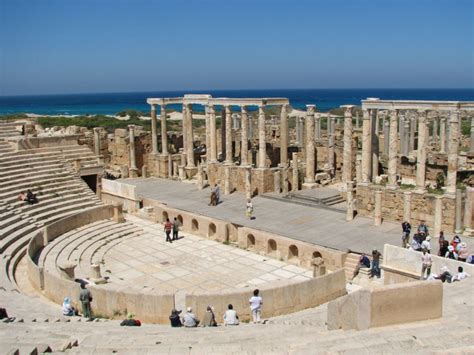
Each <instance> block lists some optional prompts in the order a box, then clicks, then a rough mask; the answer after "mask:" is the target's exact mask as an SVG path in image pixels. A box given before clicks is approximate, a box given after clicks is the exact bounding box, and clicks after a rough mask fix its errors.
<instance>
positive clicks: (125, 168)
mask: <svg viewBox="0 0 474 355" xmlns="http://www.w3.org/2000/svg"><path fill="white" fill-rule="evenodd" d="M120 177H121V178H122V179H126V178H128V166H126V165H122V166H121V167H120Z"/></svg>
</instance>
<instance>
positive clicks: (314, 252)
mask: <svg viewBox="0 0 474 355" xmlns="http://www.w3.org/2000/svg"><path fill="white" fill-rule="evenodd" d="M322 257H323V256H322V255H321V253H320V252H319V251H313V259H314V258H322Z"/></svg>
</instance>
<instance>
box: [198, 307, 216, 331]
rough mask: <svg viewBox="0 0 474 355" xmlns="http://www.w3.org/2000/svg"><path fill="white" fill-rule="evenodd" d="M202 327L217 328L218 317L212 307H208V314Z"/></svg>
mask: <svg viewBox="0 0 474 355" xmlns="http://www.w3.org/2000/svg"><path fill="white" fill-rule="evenodd" d="M201 325H202V326H203V327H217V322H216V316H215V315H214V311H213V310H212V307H211V306H207V309H206V314H205V315H204V319H203V320H202V323H201Z"/></svg>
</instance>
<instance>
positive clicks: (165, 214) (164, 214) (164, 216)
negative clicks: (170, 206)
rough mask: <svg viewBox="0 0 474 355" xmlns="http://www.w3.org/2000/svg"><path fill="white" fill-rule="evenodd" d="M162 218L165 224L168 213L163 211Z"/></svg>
mask: <svg viewBox="0 0 474 355" xmlns="http://www.w3.org/2000/svg"><path fill="white" fill-rule="evenodd" d="M161 216H162V218H163V223H164V222H166V220H167V219H168V212H166V211H163V213H162V214H161Z"/></svg>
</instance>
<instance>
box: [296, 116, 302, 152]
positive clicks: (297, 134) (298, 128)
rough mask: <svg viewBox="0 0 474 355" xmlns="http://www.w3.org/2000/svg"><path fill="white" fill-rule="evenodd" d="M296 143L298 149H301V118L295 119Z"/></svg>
mask: <svg viewBox="0 0 474 355" xmlns="http://www.w3.org/2000/svg"><path fill="white" fill-rule="evenodd" d="M295 143H296V146H297V147H300V145H301V142H300V118H299V117H295Z"/></svg>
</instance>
